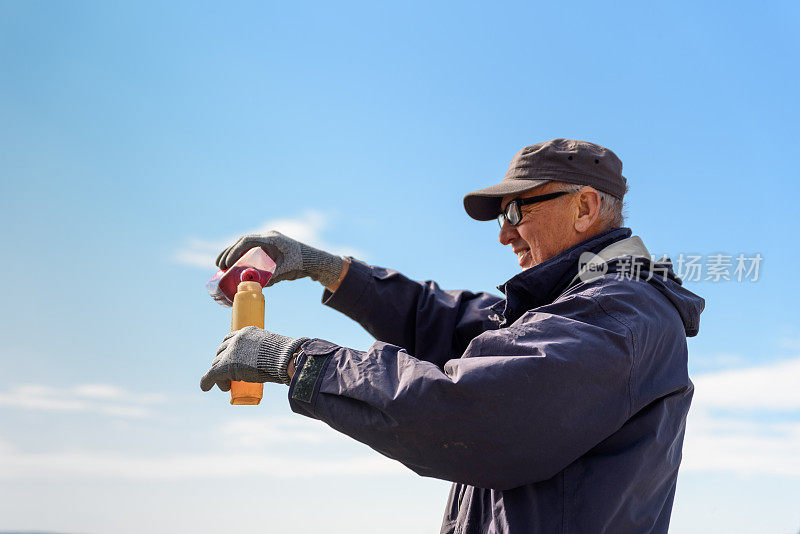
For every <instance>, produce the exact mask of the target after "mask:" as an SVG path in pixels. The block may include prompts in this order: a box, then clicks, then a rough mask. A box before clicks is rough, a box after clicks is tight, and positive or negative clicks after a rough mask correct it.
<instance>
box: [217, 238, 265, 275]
mask: <svg viewBox="0 0 800 534" xmlns="http://www.w3.org/2000/svg"><path fill="white" fill-rule="evenodd" d="M257 246H258V243H257V242H256V241H255V240H254V239H253V238H252V237H250V236H244V237H240V238H239V241H237V242H236V243H234V245H233V246H232V247H231V248H230V249H228V253H227V254H225V268H226V269H230V268H231V266H232V265H233V264H234V263H236V261H237V260H238V259H239V258H241V257H242V256H244V253H245V252H247V251H248V250H250V249H251V248H255V247H257Z"/></svg>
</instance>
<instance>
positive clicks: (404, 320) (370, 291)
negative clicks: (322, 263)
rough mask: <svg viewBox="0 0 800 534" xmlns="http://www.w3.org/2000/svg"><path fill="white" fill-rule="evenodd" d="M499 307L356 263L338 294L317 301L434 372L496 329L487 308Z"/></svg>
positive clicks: (484, 298) (491, 299)
mask: <svg viewBox="0 0 800 534" xmlns="http://www.w3.org/2000/svg"><path fill="white" fill-rule="evenodd" d="M502 301H503V299H501V298H500V297H497V296H494V295H491V294H489V293H471V292H469V291H444V290H442V289H440V288H439V286H438V285H437V284H436V283H435V282H431V281H426V282H415V281H413V280H410V279H408V278H406V277H405V276H403V275H402V274H400V273H398V272H397V271H393V270H391V269H384V268H382V267H370V266H368V265H366V264H364V263H361V262H359V261H355V260H353V261H351V263H350V270H349V271H348V273H347V276H346V277H345V279H344V280H343V281H342V284H341V286H340V287H339V289H337V290H336V292H335V293H331V292H330V291H328V290H325V293H324V294H323V296H322V302H323V304H325V305H327V306H330V307H332V308H333V309H335V310H338V311H340V312H342V313H344V314H345V315H347V316H348V317H350V318H351V319H353V320H355V321H356V322H358V323H359V324H360V325H361V326H363V327H364V329H366V330H367V332H369V333H370V334H372V335H373V336H374V337H375V339H377V340H379V341H384V342H386V343H390V344H393V345H397V346H399V347H402V348H404V349H405V351H406V352H407V353H408V354H411V355H413V356H414V357H416V358H418V359H420V360H426V361H430V362H432V363H434V364H436V365H438V366H439V367H441V366H442V365H444V363H445V362H446V361H447V360H450V359H452V358H458V357H459V356H461V354H462V353H463V352H464V350H465V349H466V347H467V345H468V344H469V342H470V341H471V340H472V338H474V337H475V336H477V335H478V334H480V333H481V332H484V331H486V330H489V329H495V328H497V325H498V323H499V320H500V318H499V315H498V314H497V312H496V311H495V310H493V309H492V306H494V305H497V304H499V303H501V302H502Z"/></svg>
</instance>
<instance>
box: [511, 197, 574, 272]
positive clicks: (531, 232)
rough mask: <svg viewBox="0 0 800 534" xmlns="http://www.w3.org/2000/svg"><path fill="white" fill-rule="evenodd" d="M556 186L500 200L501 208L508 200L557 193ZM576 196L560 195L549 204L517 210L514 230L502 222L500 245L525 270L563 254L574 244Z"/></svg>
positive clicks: (521, 207) (528, 206)
mask: <svg viewBox="0 0 800 534" xmlns="http://www.w3.org/2000/svg"><path fill="white" fill-rule="evenodd" d="M562 189H563V188H561V187H559V184H553V183H546V184H544V185H541V186H539V187H537V188H536V189H533V190H531V191H527V192H525V193H520V194H516V195H509V196H506V197H503V200H502V202H501V207H502V208H505V207H506V204H508V203H509V202H511V201H512V200H514V199H515V198H516V199H522V198H528V197H533V196H537V195H545V194H547V193H553V192H555V191H560V190H562ZM576 196H577V194H569V195H563V196H560V197H558V198H554V199H552V200H546V201H544V202H540V203H536V204H530V205H527V206H520V214H521V215H522V219H521V220H520V222H519V224H517V225H516V226H511V224H510V223H509V222H508V221H506V222H505V223H504V224H503V228H502V229H501V230H500V242H501V243H502V244H503V245H511V249H512V250H513V251H514V253H515V254H516V255H517V260H518V262H519V266H520V267H522V268H523V269H528V268H530V267H533V266H534V265H538V264H540V263H542V262H543V261H545V260H547V259H549V258H552V257H553V256H555V255H556V254H558V253H559V252H561V251H563V250H566V249H567V248H569V247H571V246H572V245H573V244H575V243H577V242H578V241H575V238H576V232H575V227H574V223H575V218H576V214H577V211H576V210H577V206H576V203H575V199H576Z"/></svg>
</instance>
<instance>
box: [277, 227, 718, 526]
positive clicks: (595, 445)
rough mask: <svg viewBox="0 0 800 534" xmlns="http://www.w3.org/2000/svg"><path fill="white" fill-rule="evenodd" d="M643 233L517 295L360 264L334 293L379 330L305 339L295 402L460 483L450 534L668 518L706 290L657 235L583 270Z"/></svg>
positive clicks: (519, 286) (522, 279)
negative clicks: (344, 339)
mask: <svg viewBox="0 0 800 534" xmlns="http://www.w3.org/2000/svg"><path fill="white" fill-rule="evenodd" d="M630 235H631V232H630V230H629V229H627V228H616V229H612V230H608V231H606V232H603V233H601V234H599V235H597V236H594V237H593V238H590V239H588V240H586V241H584V242H582V243H579V244H578V245H576V246H574V247H572V248H570V249H568V250H566V251H564V252H562V253H560V254H558V255H557V256H555V257H553V258H551V259H549V260H547V261H545V262H543V263H541V264H539V265H537V266H534V267H532V268H530V269H526V270H524V271H522V272H521V273H520V274H518V275H516V276H514V277H513V278H511V279H510V280H509V281H508V282H506V283H505V284H504V285H503V286H501V287H500V288H499V289H501V290H502V291H503V292H504V293H505V295H506V298H505V299H501V298H500V297H497V296H493V295H491V294H487V293H471V292H468V291H444V290H441V289H440V288H439V287H438V286H437V285H436V284H435V283H433V282H430V281H428V282H415V281H412V280H409V279H408V278H406V277H404V276H403V275H401V274H399V273H398V272H396V271H392V270H389V269H384V268H380V267H370V266H367V265H365V264H363V263H360V262H355V261H354V262H352V263H351V266H350V271H349V272H348V274H347V276H346V277H345V279H344V281H343V282H342V284H341V286H340V287H339V289H338V290H337V291H336V292H335V293H330V292H328V291H326V292H325V294H324V295H323V302H324V303H325V304H327V305H328V306H331V307H333V308H335V309H337V310H339V311H341V312H342V313H345V314H346V315H347V316H348V317H351V318H352V319H354V320H356V321H358V322H359V323H360V324H361V325H362V326H363V327H364V328H365V329H366V330H367V331H369V332H370V333H371V334H372V335H373V336H374V337H375V338H376V339H377V340H378V341H377V342H375V343H374V344H373V345H372V346H371V347H370V349H369V350H368V351H366V352H364V351H358V350H353V349H349V348H344V347H340V346H337V345H334V344H332V343H329V342H327V341H323V340H320V339H313V340H310V341H307V342H306V343H304V344H303V346H302V352H301V357H300V359H299V362H298V369H299V370H298V372H296V373H295V375H294V377H293V379H292V382H291V384H290V389H289V401H290V405H291V408H292V410H293V411H295V412H297V413H300V414H303V415H306V416H309V417H313V418H316V419H320V420H322V421H324V422H325V423H327V424H328V425H330V426H331V427H333V428H334V429H336V430H338V431H340V432H343V433H345V434H347V435H348V436H351V437H353V438H355V439H357V440H358V441H361V442H363V443H366V444H367V445H369V446H370V447H372V448H373V449H375V450H376V451H378V452H380V453H381V454H384V455H386V456H388V457H389V458H393V459H395V460H397V461H399V462H402V463H403V464H404V465H406V466H407V467H408V468H410V469H411V470H413V471H415V472H416V473H418V474H420V475H423V476H429V477H435V478H440V479H444V480H449V481H453V482H454V484H453V487H452V490H451V492H450V498H449V502H448V504H447V508H446V510H445V517H444V521H443V524H442V529H441V532H443V533H459V534H461V533H479V532H480V533H509V532H510V533H534V532H548V533H549V532H559V533H567V532H569V533H578V532H591V533H598V532H611V533H615V534H622V533H629V532H637V533H638V532H666V531H667V527H668V524H669V517H670V512H671V509H672V502H673V497H674V493H675V482H676V478H677V474H678V466H679V464H680V460H681V448H682V444H683V435H684V428H685V421H686V414H687V412H688V410H689V404H690V402H691V397H692V391H693V386H692V383H691V381H690V380H689V376H688V373H687V350H686V336H693V335H696V334H697V331H698V322H699V315H700V313H701V312H702V310H703V306H704V301H703V299H701V298H700V297H698V296H696V295H694V294H693V293H691V292H689V291H688V290H686V289H685V288H683V287H682V286H681V283H680V280H679V279H678V278H677V277H676V276H675V275H674V273H673V272H672V270H671V265H670V263H669V261H668V260H666V261H665V262H664V263H653V262H651V261H650V259H649V254H644V252H646V249H644V247H643V246H641V250H642V253H641V256H643V257H642V258H635V257H633V256H631V255H625V254H628V253H627V252H625V251H626V250H627V249H626V248H625V247H622V251H623V256H622V257H613V256H614V254H611V256H612V257H606V258H605V261H603V262H601V264H602V265H601V267H602V269H600V270H598V272H597V273H596V275H595V276H594V278H591V277H590V276H588V277H587V276H584V277H578V276H577V275H578V272H579V267H580V266H581V265H583V264H585V261H583V263H580V262H579V260H585V258H586V257H588V256H586V253H587V252H591V253H599V254H600V257H604V256H608V254H605V255H604V251H608V250H610V249H609V248H608V247H609V245H612V244H613V245H614V246H621V245H625V244H630V243H631V242H634V241H635V242H638V243H639V244H641V241H640V240H638V238H636V237H633V238H630ZM634 245H635V243H634ZM634 248H635V247H634ZM612 249H613V247H612ZM612 251H613V250H612ZM618 252H619V251H618ZM582 254H583V255H584V256H582ZM644 256H647V257H644ZM631 265H636V266H637V268H636V269H630V268H629V267H630V266H631Z"/></svg>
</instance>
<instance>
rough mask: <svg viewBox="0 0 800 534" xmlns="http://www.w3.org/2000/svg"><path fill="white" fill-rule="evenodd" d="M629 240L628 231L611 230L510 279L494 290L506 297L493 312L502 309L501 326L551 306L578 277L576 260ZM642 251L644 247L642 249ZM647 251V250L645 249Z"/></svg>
mask: <svg viewBox="0 0 800 534" xmlns="http://www.w3.org/2000/svg"><path fill="white" fill-rule="evenodd" d="M630 236H631V230H630V228H612V229H610V230H606V231H604V232H601V233H599V234H597V235H595V236H592V237H590V238H589V239H586V240H584V241H581V242H580V243H578V244H576V245H573V246H572V247H570V248H568V249H566V250H564V251H563V252H560V253H559V254H556V255H555V256H553V257H552V258H550V259H548V260H546V261H543V262H542V263H540V264H538V265H535V266H533V267H531V268H529V269H525V270H524V271H522V272H521V273H519V274H517V275H515V276H513V277H512V278H510V279H509V280H508V281H507V282H506V283H505V284H503V285H500V286H497V289H499V290H500V291H502V292H503V293H504V294H505V295H506V299H505V300H504V301H500V302H498V303H497V304H496V305H495V311H498V312H499V308H500V307H501V306H503V305H505V309H504V310H503V312H502V316H503V318H504V319H503V321H502V322H501V323H500V326H501V327H502V326H507V325H509V324H511V323H513V322H514V321H516V320H517V319H519V318H520V317H521V316H522V314H524V313H525V312H526V311H528V310H530V309H531V308H536V307H538V306H542V305H544V304H549V303H551V302H553V301H554V300H555V299H556V298H558V296H559V295H560V294H561V293H563V292H564V290H566V289H567V287H569V285H570V284H571V283H572V281H573V280H574V279H575V277H576V276H577V275H578V267H579V266H578V260H579V259H580V256H581V254H583V253H584V252H591V253H594V254H598V253H599V252H600V251H602V250H603V249H605V248H606V247H608V246H609V245H611V244H612V243H615V242H617V241H621V240H623V239H627V238H629V237H630ZM642 248H644V245H642ZM644 250H645V251H646V249H644Z"/></svg>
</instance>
